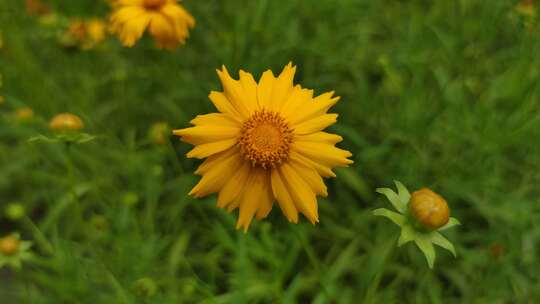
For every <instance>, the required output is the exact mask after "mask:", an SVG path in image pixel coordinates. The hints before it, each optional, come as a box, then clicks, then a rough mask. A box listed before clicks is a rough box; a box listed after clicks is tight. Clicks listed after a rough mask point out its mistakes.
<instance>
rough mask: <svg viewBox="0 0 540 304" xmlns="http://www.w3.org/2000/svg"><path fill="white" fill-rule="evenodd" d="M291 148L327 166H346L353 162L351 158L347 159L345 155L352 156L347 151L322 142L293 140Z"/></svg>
mask: <svg viewBox="0 0 540 304" xmlns="http://www.w3.org/2000/svg"><path fill="white" fill-rule="evenodd" d="M292 149H293V150H294V151H296V152H298V153H300V154H302V155H303V156H305V157H306V158H308V159H310V160H312V161H314V162H317V163H320V164H322V165H324V166H326V167H329V168H334V167H347V166H348V165H350V164H352V163H353V161H352V160H350V159H347V157H350V156H352V154H351V153H350V152H349V151H345V150H341V149H339V148H336V147H334V146H332V145H328V144H324V143H313V142H299V143H297V142H295V143H294V144H293V146H292Z"/></svg>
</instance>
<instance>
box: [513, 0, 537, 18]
mask: <svg viewBox="0 0 540 304" xmlns="http://www.w3.org/2000/svg"><path fill="white" fill-rule="evenodd" d="M516 11H517V12H518V13H519V14H521V15H523V16H527V17H531V18H534V17H536V5H535V3H534V0H522V1H520V2H519V3H518V4H517V5H516Z"/></svg>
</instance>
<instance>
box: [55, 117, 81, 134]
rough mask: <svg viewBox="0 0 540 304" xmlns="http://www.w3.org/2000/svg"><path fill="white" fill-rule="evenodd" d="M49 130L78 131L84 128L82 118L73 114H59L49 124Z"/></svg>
mask: <svg viewBox="0 0 540 304" xmlns="http://www.w3.org/2000/svg"><path fill="white" fill-rule="evenodd" d="M49 128H50V129H52V130H55V131H60V132H66V131H78V130H81V129H83V128H84V123H83V122H82V120H81V118H80V117H79V116H77V115H74V114H71V113H62V114H58V115H56V116H55V117H53V118H52V119H51V121H50V122H49Z"/></svg>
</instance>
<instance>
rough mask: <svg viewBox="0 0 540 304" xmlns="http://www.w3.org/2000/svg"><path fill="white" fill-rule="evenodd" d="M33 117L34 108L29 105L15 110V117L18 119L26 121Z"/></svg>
mask: <svg viewBox="0 0 540 304" xmlns="http://www.w3.org/2000/svg"><path fill="white" fill-rule="evenodd" d="M33 117H34V110H32V108H30V107H22V108H18V109H17V110H15V118H16V119H17V120H18V121H28V120H30V119H32V118H33Z"/></svg>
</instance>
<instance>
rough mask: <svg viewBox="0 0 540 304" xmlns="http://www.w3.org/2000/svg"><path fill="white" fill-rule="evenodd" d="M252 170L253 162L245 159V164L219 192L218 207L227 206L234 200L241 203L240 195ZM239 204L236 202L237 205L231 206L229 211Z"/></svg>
mask: <svg viewBox="0 0 540 304" xmlns="http://www.w3.org/2000/svg"><path fill="white" fill-rule="evenodd" d="M250 171H251V164H250V163H249V162H247V161H244V163H243V165H242V166H241V167H240V168H239V169H238V170H237V171H236V172H234V176H232V177H231V178H230V179H229V180H227V181H226V183H225V185H224V186H223V188H222V189H221V191H220V192H219V195H218V200H217V206H218V208H225V207H227V205H229V204H230V203H231V202H233V201H234V202H238V203H239V199H238V196H239V195H240V194H241V192H242V190H243V189H244V188H245V185H246V182H247V179H248V177H249V173H250ZM237 206H238V204H235V206H234V207H233V208H230V210H229V211H231V210H233V209H234V208H236V207H237Z"/></svg>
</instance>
